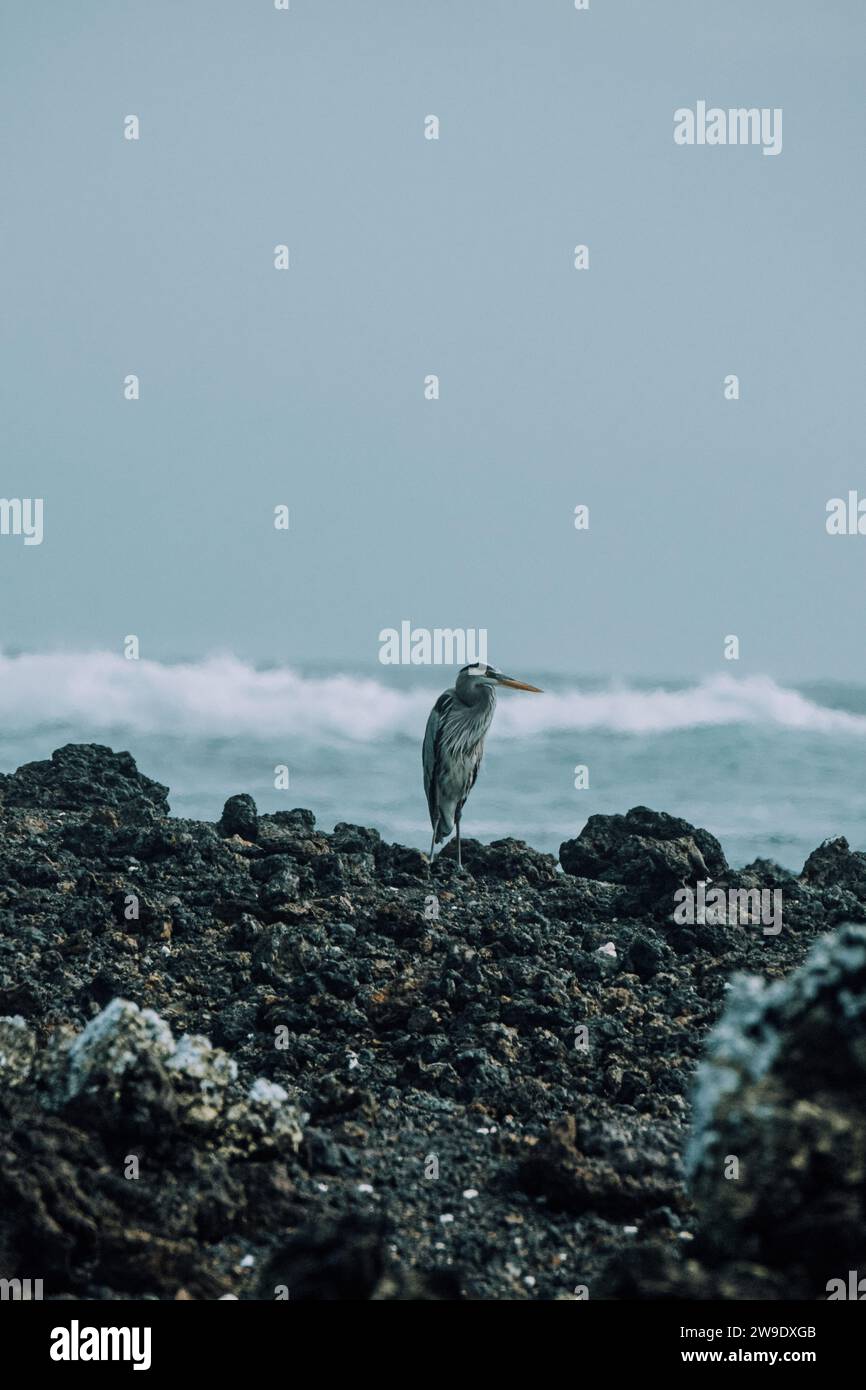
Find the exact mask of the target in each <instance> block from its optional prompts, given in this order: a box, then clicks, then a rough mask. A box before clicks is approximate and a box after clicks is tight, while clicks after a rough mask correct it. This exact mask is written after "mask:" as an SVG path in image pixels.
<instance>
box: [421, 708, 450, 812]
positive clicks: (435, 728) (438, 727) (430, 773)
mask: <svg viewBox="0 0 866 1390" xmlns="http://www.w3.org/2000/svg"><path fill="white" fill-rule="evenodd" d="M453 698H454V696H453V694H452V692H451V691H450V690H446V691H445V692H444V694H442V695H440V696H439V699H438V700H437V701H436V703H435V705H434V706H433V708H432V709H431V711H430V717H429V719H428V720H427V728H426V729H425V730H424V748H423V751H422V754H421V758H422V762H423V764H424V791H425V793H426V796H427V806H428V808H429V811H430V820H431V822H432V824H433V826H434V827H435V825H436V821H437V818H438V815H439V808H438V806H437V798H436V773H437V771H438V769H439V767H440V757H441V752H442V726H443V724H444V722H445V717H446V715H447V713H448V709H449V706H450V704H451V701H452V699H453Z"/></svg>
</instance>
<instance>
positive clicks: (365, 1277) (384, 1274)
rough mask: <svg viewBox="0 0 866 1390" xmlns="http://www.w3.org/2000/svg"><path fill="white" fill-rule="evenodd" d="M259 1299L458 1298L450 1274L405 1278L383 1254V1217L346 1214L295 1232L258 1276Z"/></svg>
mask: <svg viewBox="0 0 866 1390" xmlns="http://www.w3.org/2000/svg"><path fill="white" fill-rule="evenodd" d="M258 1297H259V1298H260V1299H277V1300H279V1299H290V1300H291V1302H293V1303H319V1302H335V1301H345V1300H349V1301H350V1302H356V1303H357V1302H362V1301H367V1300H372V1301H374V1302H383V1301H392V1300H393V1301H405V1300H407V1299H410V1300H416V1299H417V1300H426V1299H436V1300H443V1299H446V1300H452V1299H459V1297H460V1286H459V1282H458V1280H457V1279H456V1278H455V1275H454V1274H453V1272H452V1271H450V1270H446V1269H433V1270H431V1271H429V1272H427V1273H411V1274H408V1275H407V1272H406V1270H405V1269H403V1268H401V1267H400V1266H399V1265H397V1264H395V1262H394V1261H393V1259H392V1258H391V1257H389V1253H388V1229H387V1224H386V1222H385V1221H384V1219H383V1218H381V1217H380V1218H375V1217H363V1216H360V1215H351V1216H347V1217H344V1218H342V1220H338V1221H331V1222H325V1223H324V1224H314V1225H311V1226H309V1227H306V1228H305V1229H303V1230H301V1231H299V1232H298V1233H297V1235H295V1236H294V1237H293V1238H292V1240H291V1241H290V1242H289V1243H288V1244H287V1245H286V1246H285V1248H284V1249H282V1250H278V1251H277V1252H276V1253H275V1254H274V1255H273V1256H272V1257H271V1259H270V1261H269V1262H268V1265H267V1267H266V1268H265V1269H264V1270H263V1272H262V1277H261V1280H260V1283H259V1288H258Z"/></svg>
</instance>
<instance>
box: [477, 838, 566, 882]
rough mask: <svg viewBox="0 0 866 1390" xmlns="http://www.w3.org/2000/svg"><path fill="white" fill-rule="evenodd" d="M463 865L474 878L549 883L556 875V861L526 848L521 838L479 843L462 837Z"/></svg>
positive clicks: (549, 855) (548, 855)
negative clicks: (485, 843)
mask: <svg viewBox="0 0 866 1390" xmlns="http://www.w3.org/2000/svg"><path fill="white" fill-rule="evenodd" d="M462 858H463V863H464V866H465V867H466V868H467V869H468V870H469V872H470V873H472V874H474V875H475V877H476V878H480V877H485V878H498V879H503V880H505V881H506V882H507V881H510V880H511V879H517V878H523V879H525V880H526V882H527V883H533V884H535V883H551V882H553V880H554V879H555V878H556V877H557V873H556V860H555V859H554V857H553V855H552V854H541V853H539V851H538V850H535V849H530V847H529V845H527V844H525V843H524V842H523V840H493V841H492V843H491V844H489V845H482V844H481V843H480V842H479V841H478V840H464V841H463V844H462Z"/></svg>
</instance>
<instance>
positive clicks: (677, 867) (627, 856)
mask: <svg viewBox="0 0 866 1390" xmlns="http://www.w3.org/2000/svg"><path fill="white" fill-rule="evenodd" d="M559 860H560V863H561V864H562V867H563V869H564V870H565V872H566V873H567V874H575V875H577V876H578V877H581V878H597V879H603V880H605V881H606V882H608V883H621V884H627V885H629V887H632V888H634V889H635V890H637V894H638V896H639V898H640V900H641V901H643V902H645V903H650V902H653V901H654V900H656V899H658V898H659V896H660V895H661V894H663V893H671V892H673V891H674V890H675V889H677V888H679V887H681V886H683V885H684V884H694V883H697V882H698V881H699V880H701V879H703V880H707V879H715V878H719V877H720V876H721V875H722V874H724V873H725V871H726V869H727V863H726V861H725V856H724V854H723V853H722V847H721V845H720V844H719V842H718V840H717V839H716V837H715V836H714V835H711V834H710V832H709V831H708V830H699V829H696V828H695V827H694V826H693V825H689V823H688V821H685V820H680V819H679V818H678V817H677V816H669V815H667V814H666V813H665V812H664V811H651V810H649V809H648V808H647V807H646V806H635V807H633V808H632V810H630V811H628V812H626V814H625V815H624V816H602V815H597V816H590V818H589V820H588V821H587V823H586V825H585V826H584V827H583V830H582V831H581V832H580V834H579V835H578V837H577V839H576V840H565V841H564V842H563V844H562V845H561V846H560V849H559Z"/></svg>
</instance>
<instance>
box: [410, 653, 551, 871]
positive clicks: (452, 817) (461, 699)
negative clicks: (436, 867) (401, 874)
mask: <svg viewBox="0 0 866 1390" xmlns="http://www.w3.org/2000/svg"><path fill="white" fill-rule="evenodd" d="M497 685H506V686H508V687H509V688H510V689H511V690H531V691H533V692H534V694H536V695H540V694H541V691H540V690H539V688H538V686H537V685H527V684H526V682H525V681H517V680H514V678H513V677H512V676H504V675H503V674H502V672H501V671H497V670H496V667H495V666H485V665H483V664H479V665H477V666H464V667H463V670H462V671H461V672H460V673H459V675H458V677H457V680H456V681H455V682H454V687H453V689H451V690H445V691H443V693H442V694H441V695H440V696H439V699H438V700H437V701H436V703H435V705H434V706H433V708H432V710H431V711H430V718H429V719H428V720H427V728H426V729H425V731H424V750H423V762H424V790H425V792H426V793H427V805H428V806H429V808H430V824H431V825H432V826H433V841H432V843H431V845H430V858H431V860H432V858H433V855H434V852H435V849H436V846H437V845H438V844H439V841H440V840H444V839H445V838H446V837H447V836H448V835H450V834H451V831H452V830H453V828H454V827H455V826H456V827H457V864H458V867H461V859H460V816H461V814H462V811H463V806H464V803H465V801H466V798H467V796H468V795H469V793H470V792H471V790H472V788H473V787H474V786H475V779H476V777H477V776H478V768H479V766H480V765H481V758H482V756H483V754H484V736H485V734H486V733H487V730H488V729H489V728H490V721H491V720H492V718H493V711H494V710H495V708H496V686H497Z"/></svg>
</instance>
